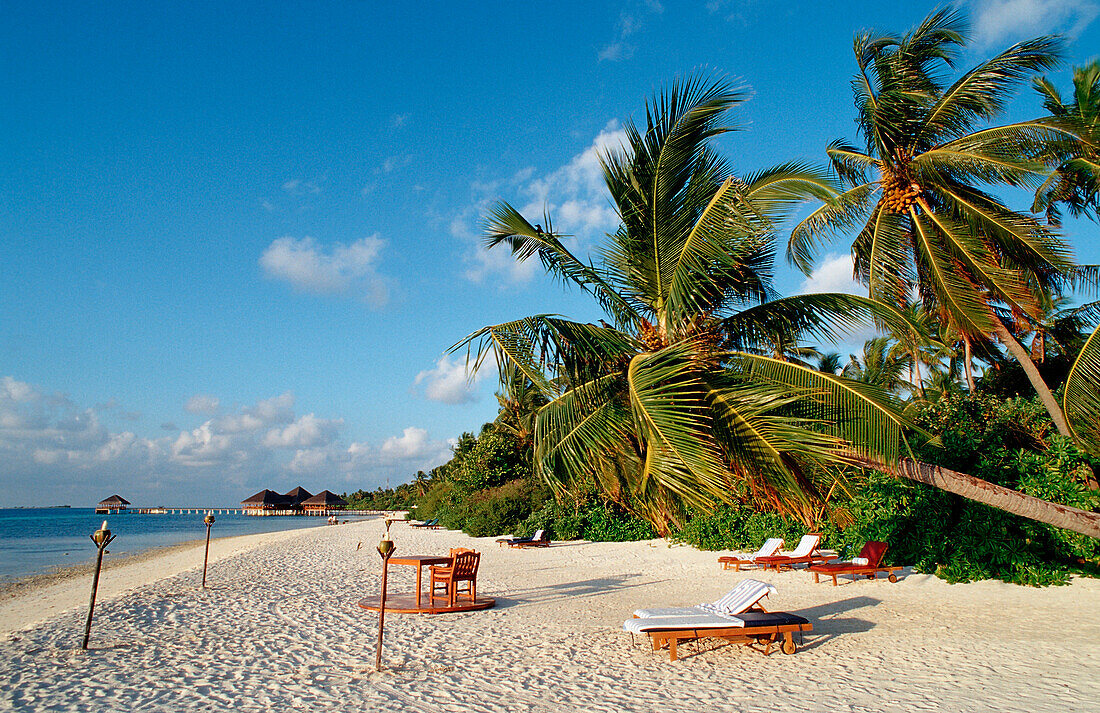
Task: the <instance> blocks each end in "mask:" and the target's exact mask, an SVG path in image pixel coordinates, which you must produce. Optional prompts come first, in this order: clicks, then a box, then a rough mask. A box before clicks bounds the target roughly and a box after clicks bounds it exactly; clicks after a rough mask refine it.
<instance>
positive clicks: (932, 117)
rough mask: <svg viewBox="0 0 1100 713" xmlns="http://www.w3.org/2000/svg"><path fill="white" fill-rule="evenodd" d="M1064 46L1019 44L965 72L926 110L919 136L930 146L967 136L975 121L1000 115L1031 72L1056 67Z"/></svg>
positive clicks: (1045, 40)
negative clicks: (942, 138) (944, 140)
mask: <svg viewBox="0 0 1100 713" xmlns="http://www.w3.org/2000/svg"><path fill="white" fill-rule="evenodd" d="M1064 47H1065V42H1064V41H1063V40H1062V39H1061V38H1059V37H1038V38H1035V39H1032V40H1027V41H1025V42H1019V43H1017V44H1015V45H1013V46H1011V47H1009V48H1008V49H1006V50H1005V51H1003V52H1001V53H1000V54H998V55H997V56H996V57H993V58H992V59H989V60H987V61H985V62H983V63H981V64H979V65H978V66H976V67H974V68H973V69H971V70H970V71H968V72H966V73H965V74H963V75H962V76H961V77H959V79H958V80H956V81H955V83H954V84H952V85H951V86H950V87H948V88H947V89H946V90H945V91H944V92H943V94H942V95H940V96H939V98H938V99H937V101H936V103H935V105H933V106H932V107H931V109H930V110H929V111H928V115H927V117H926V118H925V121H924V126H922V127H921V129H920V132H919V133H920V135H921V137H922V138H923V139H924V140H925V141H927V142H928V143H933V142H936V141H937V140H939V139H940V138H941V137H948V136H958V135H960V134H963V133H967V132H969V131H970V130H971V129H972V128H973V125H974V124H975V122H977V121H981V120H989V119H992V118H994V117H996V116H998V115H1000V114H1001V113H1002V112H1004V110H1005V106H1006V105H1007V103H1008V100H1009V98H1010V97H1011V92H1012V90H1013V89H1014V88H1015V86H1016V85H1018V84H1019V83H1021V82H1022V81H1024V80H1025V79H1027V78H1028V77H1030V76H1031V75H1033V74H1034V73H1035V72H1038V71H1042V70H1044V69H1051V68H1053V67H1055V66H1057V64H1058V62H1059V57H1060V55H1061V53H1062V51H1063V50H1064Z"/></svg>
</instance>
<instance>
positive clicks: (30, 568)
mask: <svg viewBox="0 0 1100 713" xmlns="http://www.w3.org/2000/svg"><path fill="white" fill-rule="evenodd" d="M349 515H350V513H349ZM202 518H203V515H202V514H201V512H200V513H194V514H187V515H176V514H157V515H145V514H137V513H118V514H113V515H102V514H100V515H96V513H95V508H17V509H0V583H5V582H10V581H11V580H13V579H18V578H21V577H27V576H30V575H35V574H45V573H48V572H51V571H54V570H56V569H58V568H61V567H70V566H74V565H81V564H85V563H88V562H93V561H94V560H95V555H96V547H95V543H93V542H92V540H91V538H90V537H89V535H91V534H92V533H93V532H95V531H96V530H98V529H99V526H100V524H101V523H102V522H103V520H104V519H106V520H107V526H108V527H109V528H110V530H111V533H112V534H115V535H117V536H118V537H117V539H115V541H114V542H112V543H111V545H110V546H109V547H108V548H107V549H108V551H109V552H110V554H109V555H107V557H111V556H113V555H124V554H125V555H128V554H136V553H138V552H142V551H144V550H148V549H151V548H154V547H163V546H165V545H175V544H179V543H181V542H188V541H191V540H201V539H203V538H205V537H206V525H204V524H203V521H202ZM214 518H215V522H214V526H213V528H211V531H210V539H211V541H213V540H214V539H217V538H221V537H233V536H235V535H250V534H253V533H258V532H274V531H276V530H292V529H297V528H303V527H323V526H324V525H325V524H326V518H324V517H312V516H311V517H305V516H276V517H255V516H251V515H237V514H218V513H217V512H216V511H215V514H214Z"/></svg>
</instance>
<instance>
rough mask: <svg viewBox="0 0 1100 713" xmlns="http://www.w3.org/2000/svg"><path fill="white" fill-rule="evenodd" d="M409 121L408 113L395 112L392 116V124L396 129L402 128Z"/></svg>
mask: <svg viewBox="0 0 1100 713" xmlns="http://www.w3.org/2000/svg"><path fill="white" fill-rule="evenodd" d="M408 121H409V115H408V114H394V115H393V116H391V117H390V126H392V127H393V128H395V129H400V128H402V127H404V126H405V124H407V123H408Z"/></svg>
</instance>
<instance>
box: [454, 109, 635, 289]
mask: <svg viewBox="0 0 1100 713" xmlns="http://www.w3.org/2000/svg"><path fill="white" fill-rule="evenodd" d="M625 141H626V132H625V131H624V130H623V129H622V127H621V126H620V125H619V122H618V121H617V120H614V119H613V120H611V121H609V122H608V123H607V125H606V126H604V128H603V129H602V130H601V131H600V132H599V134H597V135H596V138H594V139H593V140H592V143H591V144H589V145H588V147H587V148H585V149H584V150H583V151H581V152H580V153H579V154H577V155H576V156H574V157H573V158H572V159H570V160H569V162H568V163H567V164H565V165H564V166H561V167H559V168H557V169H555V170H553V171H551V172H550V173H548V174H546V175H544V176H537V175H535V173H534V171H533V170H532V169H530V168H528V169H523V170H522V171H519V172H517V173H516V174H515V175H514V176H513V177H512V179H511V180H510V181H509V182H508V183H507V185H503V186H502V185H498V184H479V185H475V186H474V188H475V190H477V191H479V192H480V193H482V194H483V196H482V198H481V199H480V200H479V201H478V202H477V203H476V204H475V205H473V206H471V207H470V208H468V209H467V210H466V211H464V213H463V214H462V215H460V216H458V217H456V218H455V219H454V220H453V221H452V223H451V234H452V235H454V236H455V237H458V238H461V239H463V240H465V241H467V242H469V243H470V244H471V249H470V251H469V252H468V254H467V255H466V261H467V263H468V265H469V267H468V269H467V270H466V277H467V279H469V280H471V281H473V282H484V281H486V280H487V279H489V278H491V277H495V276H499V277H502V278H503V279H504V281H505V282H506V283H510V284H523V283H525V282H527V281H529V280H530V279H531V278H532V277H533V276H534V275H535V274H537V273H538V272H539V271H541V270H542V265H541V264H540V263H539V261H538V260H537V259H536V258H531V259H529V260H527V261H526V262H523V263H519V262H517V261H516V260H515V258H513V257H512V256H511V253H510V252H509V251H508V249H507V248H506V247H504V246H500V247H496V248H493V249H492V250H487V249H485V247H484V246H482V245H481V244H480V229H479V228H476V227H474V226H473V225H472V223H474V222H475V221H477V220H480V219H482V218H483V217H484V216H485V215H486V213H487V211H488V207H489V205H490V204H491V203H492V202H493V201H494V200H495V199H496V198H497V197H498V196H499V194H500V192H501V191H507V192H510V193H513V194H515V195H518V196H520V197H521V198H522V199H523V203H522V204H520V205H519V210H520V212H521V213H522V214H523V215H524V216H526V217H527V219H528V220H530V221H531V222H533V223H540V224H541V223H542V216H543V214H544V213H547V212H548V213H549V214H550V216H551V218H553V220H554V226H553V227H554V231H555V232H557V233H560V234H565V235H571V236H575V237H576V239H575V240H573V244H572V245H571V246H570V249H571V250H572V249H575V250H577V251H579V250H582V249H583V248H584V247H585V246H587V245H588V244H590V243H591V240H592V238H593V237H596V236H598V235H600V234H602V233H606V232H609V231H611V230H614V229H615V227H616V226H617V225H618V224H619V218H618V214H617V213H616V212H615V208H614V207H613V206H612V205H611V202H610V199H609V198H608V196H607V189H606V187H605V184H604V179H603V168H602V166H601V165H600V155H601V154H602V153H606V152H608V151H617V150H619V149H620V148H621V147H622V145H623V144H624V142H625ZM515 202H516V203H518V201H515ZM578 246H579V247H578Z"/></svg>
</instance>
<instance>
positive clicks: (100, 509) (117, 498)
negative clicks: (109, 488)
mask: <svg viewBox="0 0 1100 713" xmlns="http://www.w3.org/2000/svg"><path fill="white" fill-rule="evenodd" d="M129 504H130V501H129V500H127V499H126V498H124V497H122V496H121V495H112V496H111V497H109V498H105V499H103V500H100V501H99V504H98V505H96V506H95V511H96V514H97V515H102V514H103V513H110V512H112V511H114V512H119V511H121V510H125V509H126V506H127V505H129Z"/></svg>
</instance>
